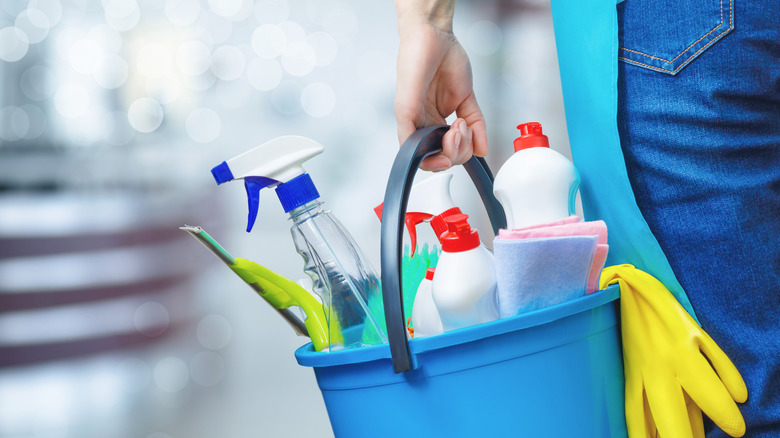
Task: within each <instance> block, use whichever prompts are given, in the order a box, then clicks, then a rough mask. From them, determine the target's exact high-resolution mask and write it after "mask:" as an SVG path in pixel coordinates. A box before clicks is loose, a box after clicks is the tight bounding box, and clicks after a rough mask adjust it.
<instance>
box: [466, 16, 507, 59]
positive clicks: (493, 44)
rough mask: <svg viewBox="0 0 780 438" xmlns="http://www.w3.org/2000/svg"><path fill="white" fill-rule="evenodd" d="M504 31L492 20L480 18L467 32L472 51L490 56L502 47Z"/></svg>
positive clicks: (469, 46) (468, 45) (470, 50)
mask: <svg viewBox="0 0 780 438" xmlns="http://www.w3.org/2000/svg"><path fill="white" fill-rule="evenodd" d="M502 42H503V33H502V31H501V28H499V27H498V25H497V24H496V23H494V22H492V21H487V20H479V21H476V22H474V23H473V24H472V25H471V27H469V30H468V32H467V33H466V44H467V47H468V49H469V52H470V53H475V54H477V55H482V56H490V55H492V54H494V53H496V52H497V51H498V49H500V48H501V43H502Z"/></svg>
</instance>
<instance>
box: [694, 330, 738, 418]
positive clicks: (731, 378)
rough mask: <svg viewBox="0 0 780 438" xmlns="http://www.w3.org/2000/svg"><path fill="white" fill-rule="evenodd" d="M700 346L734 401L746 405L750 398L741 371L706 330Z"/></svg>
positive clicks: (703, 332)
mask: <svg viewBox="0 0 780 438" xmlns="http://www.w3.org/2000/svg"><path fill="white" fill-rule="evenodd" d="M699 346H700V348H701V350H702V352H703V353H704V354H705V355H706V356H707V358H708V359H709V360H710V363H712V366H713V367H714V368H715V371H716V372H717V373H718V376H720V380H722V381H723V384H724V385H725V386H726V389H727V390H728V391H729V394H731V397H732V398H733V399H734V401H736V402H738V403H744V402H745V401H746V400H747V397H748V392H747V386H745V381H744V380H743V379H742V375H741V374H739V370H737V367H736V366H734V363H733V362H732V361H731V359H729V357H728V356H727V355H726V353H724V352H723V350H721V349H720V347H719V346H718V344H716V343H715V341H714V340H713V339H712V338H711V337H710V335H708V334H707V333H706V332H705V331H704V330H702V336H701V338H700V342H699Z"/></svg>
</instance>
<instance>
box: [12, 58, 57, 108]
mask: <svg viewBox="0 0 780 438" xmlns="http://www.w3.org/2000/svg"><path fill="white" fill-rule="evenodd" d="M19 87H20V88H21V90H22V93H23V94H24V95H25V97H27V98H28V99H30V100H44V99H48V98H50V97H51V96H52V95H53V94H54V91H55V90H54V84H53V80H52V74H51V70H49V68H48V67H46V66H44V65H41V64H36V65H34V66H32V67H30V68H28V69H27V70H25V71H24V73H22V77H21V78H20V80H19Z"/></svg>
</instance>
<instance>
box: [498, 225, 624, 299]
mask: <svg viewBox="0 0 780 438" xmlns="http://www.w3.org/2000/svg"><path fill="white" fill-rule="evenodd" d="M563 236H597V237H598V240H597V245H596V254H595V256H594V257H593V264H592V265H591V268H590V273H589V274H588V284H587V288H586V291H585V293H586V294H590V293H593V292H595V291H597V290H598V288H599V276H600V275H601V270H602V269H604V263H606V260H607V253H608V252H609V245H607V224H606V223H605V222H604V221H589V222H582V221H580V218H579V217H578V216H569V217H568V218H566V219H561V220H560V221H556V222H551V223H548V224H541V225H535V226H531V227H526V228H518V229H513V230H503V229H502V230H499V231H498V238H499V239H535V238H540V237H563Z"/></svg>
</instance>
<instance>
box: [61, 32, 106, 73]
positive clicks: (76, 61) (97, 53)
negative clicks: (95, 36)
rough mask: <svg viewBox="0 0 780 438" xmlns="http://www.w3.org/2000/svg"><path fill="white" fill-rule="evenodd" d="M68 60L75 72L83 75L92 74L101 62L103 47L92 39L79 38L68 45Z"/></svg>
mask: <svg viewBox="0 0 780 438" xmlns="http://www.w3.org/2000/svg"><path fill="white" fill-rule="evenodd" d="M68 61H69V62H70V66H71V68H72V69H73V70H75V71H76V72H78V73H81V74H84V75H91V74H94V73H95V72H97V71H98V69H99V68H100V65H101V64H102V63H103V49H102V48H101V47H100V45H99V44H98V43H97V42H95V41H94V40H91V39H88V38H84V39H80V40H78V41H76V42H75V43H74V44H73V45H72V46H71V47H70V50H69V51H68Z"/></svg>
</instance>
